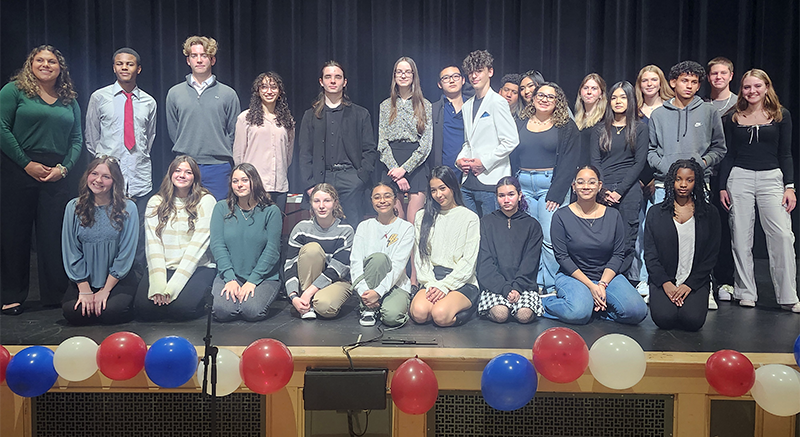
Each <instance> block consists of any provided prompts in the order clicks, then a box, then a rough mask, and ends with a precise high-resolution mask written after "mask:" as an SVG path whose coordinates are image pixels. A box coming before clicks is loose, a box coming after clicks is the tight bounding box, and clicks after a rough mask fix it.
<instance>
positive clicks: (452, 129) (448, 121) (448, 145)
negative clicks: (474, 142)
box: [442, 97, 464, 174]
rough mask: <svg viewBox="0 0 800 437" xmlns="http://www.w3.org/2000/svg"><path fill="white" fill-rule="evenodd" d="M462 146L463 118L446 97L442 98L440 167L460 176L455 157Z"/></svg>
mask: <svg viewBox="0 0 800 437" xmlns="http://www.w3.org/2000/svg"><path fill="white" fill-rule="evenodd" d="M463 145H464V117H463V115H462V113H461V111H458V112H456V108H455V106H453V103H452V102H451V101H450V99H448V98H447V97H445V98H444V121H443V122H442V165H447V166H450V167H452V168H453V170H455V172H456V174H460V172H461V170H459V169H458V168H456V157H457V156H458V154H459V153H460V152H461V147H462V146H463Z"/></svg>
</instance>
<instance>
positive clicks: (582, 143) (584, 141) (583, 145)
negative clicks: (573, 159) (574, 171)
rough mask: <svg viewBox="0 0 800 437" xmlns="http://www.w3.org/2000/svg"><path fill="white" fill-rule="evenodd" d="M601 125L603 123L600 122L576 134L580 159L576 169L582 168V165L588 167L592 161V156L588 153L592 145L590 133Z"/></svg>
mask: <svg viewBox="0 0 800 437" xmlns="http://www.w3.org/2000/svg"><path fill="white" fill-rule="evenodd" d="M601 125H603V121H602V120H600V121H599V122H597V124H595V125H594V126H589V127H586V128H584V129H583V130H582V131H580V132H579V134H578V141H579V148H580V151H581V153H580V156H581V157H580V159H579V160H578V168H580V167H583V166H584V165H589V163H591V161H592V154H591V152H590V151H589V148H590V147H591V145H592V144H594V143H592V132H594V130H595V129H596V128H597V127H598V126H601Z"/></svg>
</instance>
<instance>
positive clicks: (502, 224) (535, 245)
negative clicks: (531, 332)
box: [478, 176, 542, 323]
mask: <svg viewBox="0 0 800 437" xmlns="http://www.w3.org/2000/svg"><path fill="white" fill-rule="evenodd" d="M495 192H496V193H497V202H498V203H499V204H500V209H498V210H497V211H494V212H493V213H491V214H489V215H487V216H484V217H482V218H481V243H480V251H479V252H478V284H480V287H481V290H482V291H481V297H480V302H478V314H480V315H482V316H487V317H489V319H490V320H492V321H495V322H498V323H502V322H505V321H506V320H508V317H509V316H511V317H513V318H515V319H517V321H519V322H520V323H528V322H530V321H532V320H533V319H534V317H536V316H541V315H542V303H541V300H540V298H539V286H538V285H537V284H536V276H537V275H538V273H539V256H540V253H541V251H542V227H541V226H539V222H537V221H536V219H534V218H533V217H531V216H529V215H528V214H527V212H526V209H527V207H528V205H527V203H526V202H525V197H523V196H522V193H521V191H520V187H519V182H518V181H517V180H516V179H515V178H514V177H512V176H508V177H504V178H503V179H500V182H498V183H497V186H496V187H495Z"/></svg>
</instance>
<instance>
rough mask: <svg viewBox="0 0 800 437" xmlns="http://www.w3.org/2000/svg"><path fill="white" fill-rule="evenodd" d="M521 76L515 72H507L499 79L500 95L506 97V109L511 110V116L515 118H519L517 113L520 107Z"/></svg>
mask: <svg viewBox="0 0 800 437" xmlns="http://www.w3.org/2000/svg"><path fill="white" fill-rule="evenodd" d="M520 78H521V76H520V75H519V74H516V73H509V74H506V75H505V76H503V78H502V79H500V91H498V92H497V93H498V94H500V97H502V98H504V99H506V101H507V102H508V109H510V110H511V116H512V117H514V119H515V120H517V119H519V113H520V112H522V108H521V106H522V105H520V101H519V80H520Z"/></svg>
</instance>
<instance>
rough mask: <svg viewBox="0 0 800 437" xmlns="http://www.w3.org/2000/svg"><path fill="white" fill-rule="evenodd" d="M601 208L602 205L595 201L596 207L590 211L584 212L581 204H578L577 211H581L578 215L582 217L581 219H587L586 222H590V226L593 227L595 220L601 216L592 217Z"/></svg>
mask: <svg viewBox="0 0 800 437" xmlns="http://www.w3.org/2000/svg"><path fill="white" fill-rule="evenodd" d="M599 208H600V205H598V204H597V203H595V204H594V208H592V210H591V211H589V212H588V213H584V212H583V210H582V209H581V207H580V206H577V207H576V208H575V209H576V210H577V211H579V214H578V217H580V218H581V219H583V220H585V221H586V223H588V224H589V227H590V228H591V227H593V226H594V222H596V221H597V219H599V218H600V217H591V216H592V215H594V214H595V213H596V212H597V210H598V209H599Z"/></svg>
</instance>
